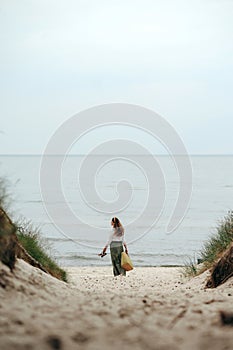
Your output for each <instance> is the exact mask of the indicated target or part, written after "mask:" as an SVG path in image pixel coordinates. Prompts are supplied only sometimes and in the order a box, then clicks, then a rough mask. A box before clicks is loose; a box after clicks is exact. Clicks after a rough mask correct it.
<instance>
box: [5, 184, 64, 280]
mask: <svg viewBox="0 0 233 350" xmlns="http://www.w3.org/2000/svg"><path fill="white" fill-rule="evenodd" d="M9 188H10V186H9V183H8V181H7V180H6V179H5V178H0V208H2V209H3V211H4V212H5V214H6V216H7V218H8V219H9V220H10V221H11V219H10V217H9V214H8V215H7V213H6V209H7V212H8V213H9V204H10V203H11V200H10V198H11V195H10V192H9ZM11 224H12V226H13V227H15V229H16V234H17V237H18V240H19V242H20V243H21V245H22V246H23V247H24V249H25V250H26V251H27V252H28V254H30V255H31V257H33V258H34V259H35V260H36V261H37V262H39V263H40V264H41V265H42V267H43V268H44V269H45V270H46V271H47V272H48V273H50V274H51V275H52V276H54V277H56V278H58V279H60V280H62V281H64V282H67V274H66V271H64V270H63V269H62V268H61V267H59V266H58V264H57V263H56V261H55V260H54V258H52V257H51V254H50V251H51V246H50V245H49V243H48V241H47V240H46V239H45V238H42V236H41V233H40V230H39V228H37V227H35V226H34V225H33V224H32V223H31V222H27V221H26V220H21V221H19V222H18V223H17V222H16V223H13V222H11ZM0 230H1V231H3V229H2V228H1V227H0ZM4 230H5V231H6V229H5V228H4ZM2 234H4V232H2ZM6 253H7V254H8V255H10V254H11V253H12V254H13V252H10V251H9V252H6ZM13 255H14V256H15V254H13Z"/></svg>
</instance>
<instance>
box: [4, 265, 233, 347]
mask: <svg viewBox="0 0 233 350" xmlns="http://www.w3.org/2000/svg"><path fill="white" fill-rule="evenodd" d="M67 270H68V272H69V276H70V283H69V285H67V284H65V283H63V282H60V281H58V280H56V279H54V278H53V277H51V276H48V275H47V274H45V273H43V272H42V271H40V270H38V269H36V268H33V267H31V266H29V265H28V264H27V263H25V262H24V261H22V260H18V262H17V265H16V268H15V271H14V273H13V274H12V273H11V272H10V271H9V269H8V268H7V267H6V266H5V265H2V264H1V265H0V285H1V287H0V339H1V340H0V344H1V350H8V349H9V350H11V349H12V350H13V349H17V350H27V349H28V350H30V349H38V350H39V349H40V350H41V349H67V350H68V349H69V350H70V349H71V350H72V349H95V350H98V349H135V350H137V349H160V350H169V349H172V350H176V349H200V350H202V349H203V350H204V349H212V350H221V349H222V350H223V349H224V350H227V349H232V347H233V345H232V344H233V328H232V326H223V325H221V321H220V314H219V312H220V311H221V310H223V311H233V303H232V301H233V279H230V280H229V281H228V282H227V283H225V284H224V285H222V286H220V287H218V288H217V289H207V290H206V289H204V286H205V279H206V276H207V273H205V274H203V275H202V276H198V277H196V278H194V279H192V280H187V279H184V278H183V277H182V275H181V273H180V269H179V268H162V267H158V268H135V269H134V270H133V271H131V272H129V273H128V275H127V277H126V278H122V279H121V278H120V277H118V278H114V277H113V276H112V269H111V267H93V268H92V267H83V268H69V269H67Z"/></svg>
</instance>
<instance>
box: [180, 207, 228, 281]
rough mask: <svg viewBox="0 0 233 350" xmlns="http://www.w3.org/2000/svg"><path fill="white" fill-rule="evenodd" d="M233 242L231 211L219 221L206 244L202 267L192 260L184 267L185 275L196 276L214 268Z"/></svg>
mask: <svg viewBox="0 0 233 350" xmlns="http://www.w3.org/2000/svg"><path fill="white" fill-rule="evenodd" d="M232 242H233V211H232V210H231V211H229V212H228V214H227V215H226V216H225V217H224V218H223V219H222V220H220V221H219V224H218V226H217V227H216V229H215V233H214V234H213V235H211V236H210V238H209V239H208V240H207V241H206V242H205V243H204V246H203V248H202V250H201V251H200V253H199V255H200V260H201V261H202V263H201V264H200V267H199V266H198V265H197V264H195V262H193V261H192V260H190V261H189V262H188V263H186V264H185V266H184V274H185V275H187V276H195V275H198V274H200V273H202V272H204V271H206V270H208V269H210V268H212V267H213V265H214V264H215V263H216V262H217V261H218V259H219V258H220V257H221V256H222V254H223V253H224V252H225V251H226V250H227V248H228V247H229V245H230V244H231V243H232Z"/></svg>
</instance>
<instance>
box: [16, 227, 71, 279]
mask: <svg viewBox="0 0 233 350" xmlns="http://www.w3.org/2000/svg"><path fill="white" fill-rule="evenodd" d="M16 226H17V228H18V229H17V236H18V239H19V242H20V243H21V244H22V246H23V247H24V248H25V250H26V251H27V252H28V253H29V254H30V255H31V256H32V257H33V258H34V259H35V260H36V261H38V262H39V263H40V264H41V265H42V267H43V268H44V269H45V270H46V271H47V272H48V273H50V274H51V275H52V276H54V277H56V278H58V279H60V280H62V281H64V282H67V273H66V271H64V270H63V269H62V268H61V267H60V266H59V265H58V264H57V263H56V261H55V260H54V258H52V257H51V253H50V250H51V246H50V244H49V242H48V240H47V239H45V238H43V237H42V236H41V233H40V229H39V228H38V227H35V225H33V224H32V223H31V222H27V221H23V222H20V223H18V224H16Z"/></svg>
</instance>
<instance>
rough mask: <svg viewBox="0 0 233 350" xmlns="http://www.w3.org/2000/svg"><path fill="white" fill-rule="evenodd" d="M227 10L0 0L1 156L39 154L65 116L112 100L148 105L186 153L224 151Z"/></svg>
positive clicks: (192, 2) (216, 4)
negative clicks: (162, 119) (165, 121)
mask: <svg viewBox="0 0 233 350" xmlns="http://www.w3.org/2000/svg"><path fill="white" fill-rule="evenodd" d="M232 18H233V1H232V0H189V1H187V0H151V1H150V0H143V1H142V0H98V1H96V0H92V1H91V0H83V1H79V0H74V1H73V0H64V1H63V0H34V1H33V0H21V1H18V0H0V51H1V52H0V108H1V114H0V115H1V119H0V120H1V124H0V154H41V153H42V152H43V151H44V149H45V147H46V145H47V143H48V141H49V139H50V138H51V136H52V135H53V133H54V132H55V131H56V129H57V128H58V127H59V126H60V125H61V124H62V123H63V122H65V121H66V120H67V119H69V118H70V117H71V116H73V115H74V114H76V113H78V112H79V111H82V110H85V109H87V108H90V107H93V106H95V105H100V104H106V103H112V102H114V103H116V102H121V103H122V102H124V103H132V104H137V105H140V106H143V107H146V108H149V109H152V110H153V111H155V112H156V113H158V114H159V115H161V116H162V117H163V118H165V119H166V120H167V121H168V122H169V123H170V124H171V125H172V126H173V127H174V129H175V130H176V131H177V133H178V134H179V136H180V138H181V139H182V140H183V142H184V144H185V147H186V149H187V151H188V153H190V154H232V150H233V137H232V130H233V115H232V114H233V112H232V102H233V21H232ZM122 128H123V127H122ZM109 135H111V130H110V129H107V128H106V129H105V130H104V129H103V130H101V131H100V130H99V131H98V135H97V134H96V135H95V133H94V132H92V133H91V132H90V133H89V134H88V135H86V139H83V140H82V143H81V144H80V146H79V147H77V149H78V150H79V151H80V153H83V152H86V151H87V149H88V148H89V147H91V144H92V146H93V144H94V143H95V142H97V141H96V140H98V142H101V140H104V139H105V138H109ZM122 135H125V136H124V137H126V138H127V137H129V138H130V139H135V140H137V139H138V137H139V135H138V131H137V132H135V130H133V129H132V130H131V129H127V130H123V129H122ZM142 140H145V143H148V144H149V143H150V140H149V138H148V139H147V136H146V135H144V136H143V137H142ZM156 147H157V146H156ZM155 151H158V148H157V149H156V150H155Z"/></svg>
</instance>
